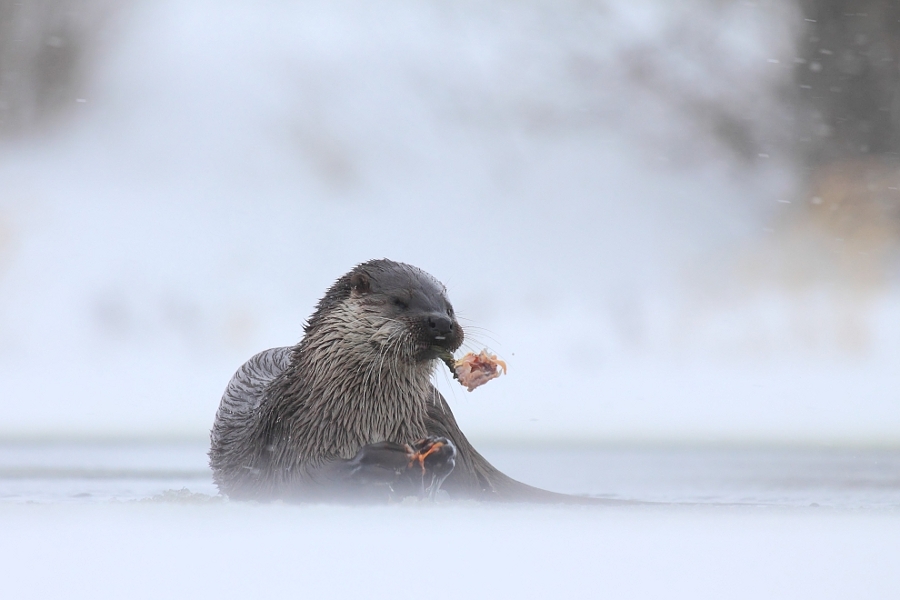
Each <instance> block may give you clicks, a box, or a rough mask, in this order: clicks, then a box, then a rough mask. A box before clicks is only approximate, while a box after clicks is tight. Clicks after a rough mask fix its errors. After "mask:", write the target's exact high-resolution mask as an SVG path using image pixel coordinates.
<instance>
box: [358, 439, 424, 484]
mask: <svg viewBox="0 0 900 600" xmlns="http://www.w3.org/2000/svg"><path fill="white" fill-rule="evenodd" d="M413 452H414V451H413V449H412V448H411V447H410V446H409V445H407V444H396V443H394V442H378V443H376V444H366V445H365V446H363V447H362V448H360V449H359V451H358V452H357V453H356V456H354V457H353V458H351V459H350V460H349V461H348V462H347V467H349V469H348V471H347V474H348V476H349V478H350V479H351V480H352V481H354V482H355V483H357V484H362V485H372V484H376V485H377V484H385V485H391V484H393V483H394V482H395V481H396V480H397V478H398V477H400V475H401V474H403V473H404V472H405V471H406V470H407V468H408V465H409V457H410V456H411V455H412V454H413Z"/></svg>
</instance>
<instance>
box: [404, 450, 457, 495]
mask: <svg viewBox="0 0 900 600" xmlns="http://www.w3.org/2000/svg"><path fill="white" fill-rule="evenodd" d="M410 449H411V450H412V452H411V453H410V454H409V465H408V467H409V469H410V470H416V471H419V473H420V474H417V475H416V479H417V480H418V483H419V497H420V498H424V497H426V496H427V497H428V498H430V499H431V500H434V499H435V497H436V496H437V493H438V491H439V490H440V489H441V485H442V484H443V483H444V480H445V479H447V476H449V475H450V473H451V472H452V471H453V468H454V467H455V466H456V446H454V445H453V442H451V441H450V440H448V439H447V438H441V437H427V438H422V439H421V440H417V441H415V442H413V443H412V444H411V448H410ZM426 482H427V485H426Z"/></svg>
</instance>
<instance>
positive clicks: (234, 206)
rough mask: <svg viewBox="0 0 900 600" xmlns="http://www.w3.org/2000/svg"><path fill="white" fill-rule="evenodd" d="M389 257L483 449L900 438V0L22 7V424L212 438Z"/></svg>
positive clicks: (8, 217)
mask: <svg viewBox="0 0 900 600" xmlns="http://www.w3.org/2000/svg"><path fill="white" fill-rule="evenodd" d="M379 257H389V258H392V259H394V260H399V261H404V262H409V263H412V264H415V265H417V266H419V267H421V268H423V269H425V270H426V271H429V272H430V273H432V274H433V275H435V276H436V277H437V278H438V279H440V280H441V281H443V282H444V283H445V284H446V285H447V287H448V289H449V292H450V297H451V299H452V300H453V302H454V305H455V307H456V309H457V312H458V313H459V314H460V315H461V316H463V317H465V320H464V321H463V324H464V326H466V327H468V330H467V331H468V336H469V340H470V342H469V345H470V349H473V350H479V349H480V348H482V347H485V346H487V347H489V348H490V349H491V350H493V351H494V352H496V353H497V354H499V355H500V356H501V357H502V358H504V359H505V360H506V361H507V362H508V364H509V374H508V375H507V376H506V377H503V378H501V379H499V380H497V381H495V382H492V383H491V384H490V385H488V386H485V387H484V388H481V389H479V390H478V391H477V392H475V393H472V394H469V393H467V392H465V390H463V389H462V388H460V387H459V386H457V385H456V384H455V383H452V382H450V380H449V378H448V377H447V376H446V375H445V374H444V373H443V372H439V373H438V376H437V379H438V384H439V386H440V387H441V388H442V390H443V391H444V392H445V395H446V396H447V397H448V401H449V402H450V404H451V406H452V407H453V409H454V411H455V412H456V414H457V417H458V419H459V421H460V422H461V425H462V427H463V429H464V430H465V431H467V432H468V433H469V434H470V437H472V438H474V439H475V440H476V441H477V440H488V441H504V440H509V441H524V442H529V443H536V442H541V441H549V442H555V441H586V442H610V443H619V442H628V443H631V442H635V443H671V442H678V443H777V444H825V445H868V446H871V445H896V444H900V5H898V4H897V3H895V2H890V1H888V0H883V1H865V0H798V1H795V2H785V1H774V0H772V1H766V0H762V1H759V2H737V1H728V0H690V1H686V2H678V3H674V2H666V1H665V0H629V1H628V2H625V1H613V0H607V1H574V0H572V1H563V2H560V1H555V2H549V1H547V2H543V1H533V2H510V1H506V0H492V1H490V2H483V1H482V2H474V1H468V0H456V1H453V2H450V1H446V0H429V1H427V2H421V1H419V2H412V1H409V2H403V1H393V0H391V1H386V2H379V3H378V4H377V5H374V4H372V3H367V2H363V1H328V2H326V1H321V2H316V1H308V2H262V3H259V2H256V3H253V2H239V1H235V2H228V3H221V2H212V1H202V0H201V1H197V2H190V3H183V2H174V1H157V2H148V1H138V0H54V1H50V0H46V1H41V0H33V1H25V2H11V1H7V0H0V414H2V417H0V438H2V439H62V438H66V439H118V438H135V439H137V438H141V439H144V438H147V439H167V438H172V439H190V440H202V439H203V438H204V437H205V436H207V434H208V431H209V427H210V425H211V423H212V420H213V416H214V414H215V410H216V407H217V405H218V402H219V398H220V396H221V393H222V391H223V390H224V387H225V385H226V383H227V381H228V379H229V378H230V376H231V375H232V373H233V372H234V371H235V369H237V367H238V366H239V365H240V364H241V363H242V362H243V361H244V360H246V359H247V358H249V357H250V356H251V355H252V354H254V353H256V352H257V351H259V350H262V349H265V348H269V347H273V346H283V345H290V344H294V343H295V342H297V341H298V340H299V338H300V336H301V334H302V325H303V322H304V319H306V318H307V317H308V316H309V314H310V313H311V311H312V309H313V306H314V304H315V302H316V301H317V300H318V298H319V297H320V296H321V295H322V294H323V293H324V291H325V290H326V289H327V288H328V286H329V285H330V284H331V283H332V282H333V281H334V279H336V278H337V277H339V276H340V275H341V274H343V273H344V272H346V271H347V270H349V268H350V267H352V266H353V265H354V264H356V263H358V262H361V261H364V260H367V259H370V258H379Z"/></svg>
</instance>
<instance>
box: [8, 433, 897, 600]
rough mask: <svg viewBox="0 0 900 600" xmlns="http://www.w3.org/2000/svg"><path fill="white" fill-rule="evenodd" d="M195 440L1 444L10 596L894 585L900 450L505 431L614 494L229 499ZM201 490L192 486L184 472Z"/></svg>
mask: <svg viewBox="0 0 900 600" xmlns="http://www.w3.org/2000/svg"><path fill="white" fill-rule="evenodd" d="M205 449H206V448H205V445H203V444H197V443H185V442H178V443H162V444H161V443H138V444H136V443H123V442H117V443H112V442H106V443H101V442H94V443H90V444H86V443H62V442H55V443H35V442H30V443H19V444H10V443H7V444H0V530H2V531H3V535H2V536H0V573H2V574H3V580H2V584H0V592H2V595H3V597H5V598H6V597H9V598H56V597H59V598H92V599H96V598H159V597H175V598H189V597H204V598H206V597H216V598H258V597H328V598H397V597H398V596H399V597H405V596H409V595H414V594H428V595H440V596H448V597H460V598H498V597H499V598H546V597H566V598H597V597H604V598H623V599H635V598H636V599H640V598H648V599H649V598H661V597H663V598H679V599H680V598H686V599H700V598H708V599H710V600H712V599H718V598H737V599H740V598H761V597H766V598H786V599H787V598H790V599H805V598H810V599H822V598H825V599H827V598H835V599H845V598H861V599H869V598H871V599H883V598H892V597H894V596H895V595H896V593H897V591H898V590H900V573H898V571H897V568H896V564H897V558H898V556H900V512H898V510H900V481H898V478H897V473H898V465H900V453H898V452H897V451H896V450H894V451H865V452H862V451H858V450H838V449H831V450H828V449H818V450H810V449H796V448H794V449H791V448H746V447H745V448H738V447H733V448H710V447H706V448H703V447H695V448H687V447H682V448H665V447H636V446H630V447H613V446H603V447H552V446H546V447H535V446H533V445H532V446H526V447H515V446H487V447H483V448H481V450H482V451H483V452H484V453H485V455H486V456H487V457H488V458H489V459H490V460H492V461H494V462H495V464H497V465H498V466H499V467H501V468H503V469H504V470H506V471H507V472H509V473H510V474H512V475H514V476H516V477H519V478H521V479H523V480H525V481H527V482H529V483H533V484H538V485H543V486H545V487H548V488H551V489H555V490H558V491H568V492H573V493H591V494H595V495H600V496H605V497H610V498H613V497H615V498H620V499H626V498H627V499H630V500H632V501H639V502H649V504H627V505H615V506H611V505H605V506H577V507H571V506H570V507H565V506H536V505H496V504H484V503H481V504H479V503H476V502H465V501H449V500H446V499H445V500H443V501H441V502H438V503H435V504H432V503H429V502H418V501H406V502H404V503H402V504H399V505H394V506H374V507H347V506H327V505H288V504H282V503H272V504H257V503H241V502H228V501H227V500H224V499H222V498H220V497H214V494H215V488H214V486H213V485H212V482H211V480H210V473H209V470H208V469H207V468H206V465H205ZM184 488H189V490H190V491H188V489H184Z"/></svg>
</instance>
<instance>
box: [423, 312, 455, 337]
mask: <svg viewBox="0 0 900 600" xmlns="http://www.w3.org/2000/svg"><path fill="white" fill-rule="evenodd" d="M428 331H430V332H431V335H433V336H435V337H441V336H445V335H447V334H448V333H450V332H451V331H453V321H451V320H450V319H449V317H445V316H444V315H431V316H430V317H428Z"/></svg>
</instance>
